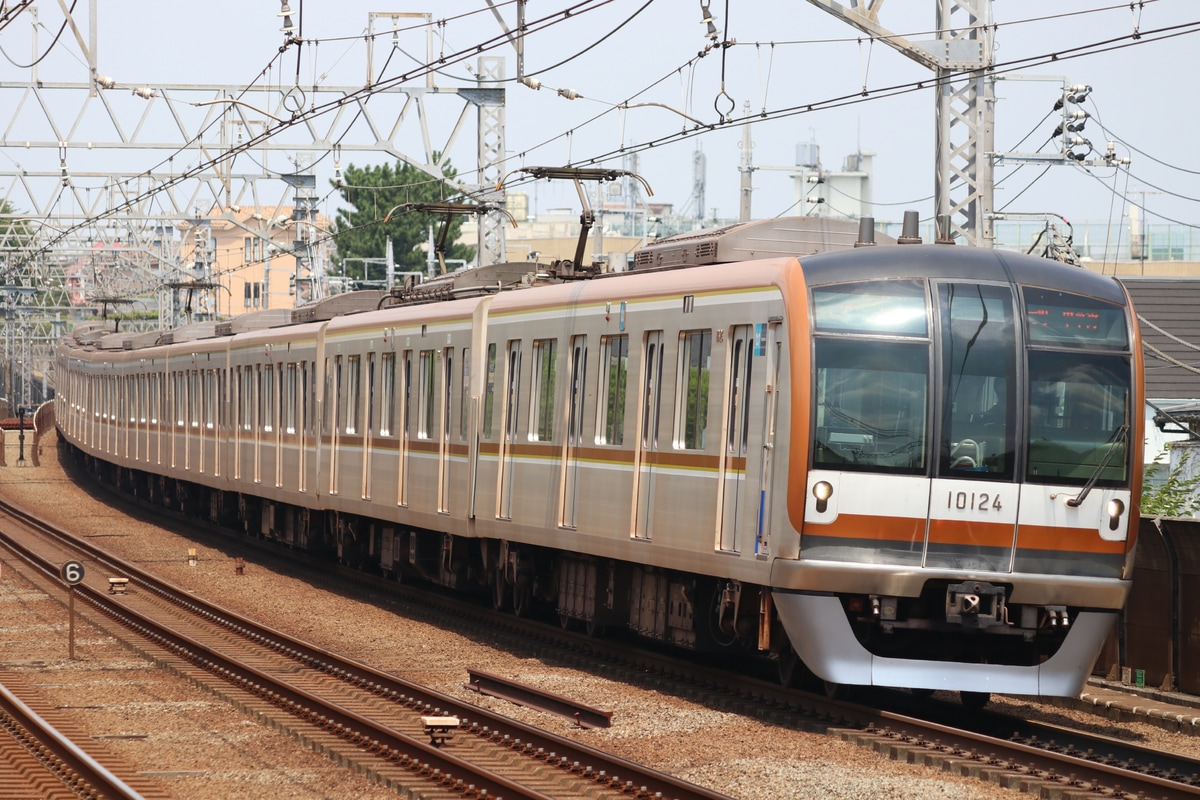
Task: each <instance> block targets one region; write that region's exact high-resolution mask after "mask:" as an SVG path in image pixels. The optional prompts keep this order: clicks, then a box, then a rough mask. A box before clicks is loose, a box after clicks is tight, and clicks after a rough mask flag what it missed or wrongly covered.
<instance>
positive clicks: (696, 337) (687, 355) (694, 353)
mask: <svg viewBox="0 0 1200 800" xmlns="http://www.w3.org/2000/svg"><path fill="white" fill-rule="evenodd" d="M711 360H712V331H685V332H683V333H681V334H680V336H679V375H678V381H677V382H676V385H675V386H676V388H675V397H676V403H675V447H676V448H677V449H682V450H703V449H704V445H705V441H706V433H707V431H708V388H709V386H708V385H709V373H710V370H711V368H712V367H711V363H710V362H711Z"/></svg>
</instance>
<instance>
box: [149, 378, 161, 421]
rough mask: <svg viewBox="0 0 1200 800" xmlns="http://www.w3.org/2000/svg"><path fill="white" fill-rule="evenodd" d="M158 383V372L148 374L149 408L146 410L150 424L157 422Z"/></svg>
mask: <svg viewBox="0 0 1200 800" xmlns="http://www.w3.org/2000/svg"><path fill="white" fill-rule="evenodd" d="M159 384H160V381H159V378H158V373H157V372H156V373H154V374H152V375H151V376H150V398H149V399H150V408H149V409H148V410H149V414H150V424H151V425H157V424H158V404H159V392H160V391H161V389H160V388H159Z"/></svg>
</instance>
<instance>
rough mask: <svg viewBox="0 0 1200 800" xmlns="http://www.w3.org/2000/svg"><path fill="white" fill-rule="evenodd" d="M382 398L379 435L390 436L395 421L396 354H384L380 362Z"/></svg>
mask: <svg viewBox="0 0 1200 800" xmlns="http://www.w3.org/2000/svg"><path fill="white" fill-rule="evenodd" d="M380 370H381V372H382V375H381V376H380V377H381V378H382V380H383V397H381V398H380V404H379V407H380V417H381V419H380V420H379V435H380V436H391V435H392V429H393V428H392V426H393V425H395V419H396V354H395V353H384V354H383V359H382V361H381V362H380Z"/></svg>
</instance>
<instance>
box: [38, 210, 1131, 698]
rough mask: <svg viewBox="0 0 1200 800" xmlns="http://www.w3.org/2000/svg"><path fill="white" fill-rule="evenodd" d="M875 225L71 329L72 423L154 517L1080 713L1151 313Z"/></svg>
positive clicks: (620, 622)
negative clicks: (1142, 333) (163, 322)
mask: <svg viewBox="0 0 1200 800" xmlns="http://www.w3.org/2000/svg"><path fill="white" fill-rule="evenodd" d="M870 227H871V226H870V225H869V224H867V225H864V226H862V230H863V231H868V232H869V231H870ZM866 238H867V237H864V236H863V235H862V234H860V232H859V229H858V228H857V227H855V226H852V225H850V224H849V223H839V222H837V221H833V220H828V219H815V218H792V219H779V220H769V221H766V222H761V223H747V224H744V225H736V226H732V227H730V228H724V229H719V230H714V231H701V232H696V233H693V234H686V235H682V236H679V237H673V238H671V239H665V240H662V241H660V242H656V243H654V244H653V245H650V246H648V247H646V248H644V249H643V250H641V251H639V252H638V253H636V254H635V258H634V264H633V267H632V269H630V270H629V271H626V272H619V273H618V272H603V271H601V270H598V269H581V268H580V267H579V266H578V265H573V264H566V265H562V268H556V267H547V266H545V265H537V264H529V263H510V264H501V265H493V266H488V267H481V268H479V269H475V270H469V271H464V272H460V273H455V274H452V275H449V276H445V277H442V278H438V279H434V280H433V281H430V282H428V283H426V284H421V285H418V286H415V287H407V288H406V289H403V290H397V291H396V292H394V293H390V294H388V293H381V292H375V293H355V294H351V295H340V296H337V297H333V298H330V299H329V300H326V301H322V302H321V303H319V304H316V305H313V306H308V307H304V308H300V309H296V310H295V311H294V312H293V311H291V310H288V311H287V312H283V311H274V310H273V311H270V312H261V313H260V314H258V315H247V316H245V317H239V318H236V319H234V320H231V321H228V322H221V323H202V324H198V325H192V326H188V327H184V328H180V329H176V330H175V331H170V332H166V333H163V334H159V333H146V334H129V333H122V332H114V331H113V330H111V328H110V327H105V326H103V325H93V326H90V327H89V326H80V327H77V328H76V329H75V331H73V332H72V333H71V334H68V335H67V336H66V337H64V338H63V340H62V342H61V344H60V346H59V348H58V351H57V354H56V359H57V360H56V368H57V370H58V373H57V374H58V380H59V393H58V397H57V399H56V401H55V402H56V409H57V420H58V427H59V432H60V435H61V440H62V441H63V442H64V443H65V446H66V447H67V448H69V449H70V450H72V451H73V452H74V453H76V454H77V455H78V457H79V458H81V459H83V460H84V461H85V462H87V464H88V465H89V467H90V468H91V469H93V470H95V471H96V472H97V473H99V474H100V475H102V476H103V477H104V478H105V479H106V480H110V481H112V482H114V483H117V484H119V485H121V486H123V487H126V488H127V489H129V490H130V491H132V492H133V493H134V494H136V495H138V496H140V497H143V498H146V499H148V500H150V501H152V502H157V503H161V504H164V505H169V506H171V507H174V508H177V509H181V510H185V511H188V512H190V513H194V514H198V515H201V516H205V517H208V518H210V519H212V520H214V521H218V522H223V523H226V524H232V525H236V526H237V527H239V528H240V529H241V530H242V531H244V532H245V533H246V534H247V535H250V536H257V537H265V538H269V539H275V540H279V541H280V542H283V543H286V544H287V545H290V546H292V547H297V548H303V549H306V550H310V551H314V552H316V553H319V554H323V555H325V556H327V557H328V558H329V559H331V560H333V559H336V560H338V561H339V562H342V563H345V564H349V565H354V566H359V567H362V568H364V569H370V570H372V571H377V572H381V573H383V574H385V575H393V576H396V577H400V576H407V577H410V578H420V579H424V580H428V581H431V582H433V583H436V584H439V585H442V586H446V587H451V588H455V589H460V590H464V591H477V592H481V593H483V592H486V593H489V594H490V597H491V600H492V602H494V604H495V605H496V606H497V607H511V608H512V609H513V610H514V611H515V612H516V613H520V614H524V613H528V612H529V611H530V610H531V609H533V608H535V607H540V608H545V609H549V610H552V611H553V612H555V613H557V614H558V616H559V618H560V619H561V620H562V622H563V624H564V625H566V624H576V623H577V624H582V625H584V626H586V628H587V629H588V630H589V631H594V632H598V631H599V630H601V629H605V628H617V627H619V628H623V629H626V630H628V631H630V632H632V633H634V634H636V635H639V636H642V637H646V638H649V639H653V640H658V641H662V642H667V643H670V644H673V645H676V646H678V647H683V648H691V649H695V650H703V651H714V652H725V653H737V654H744V655H745V656H747V657H766V658H769V659H772V660H774V661H776V662H777V664H778V667H779V671H780V675H781V677H782V678H783V679H785V680H791V679H793V678H794V677H795V676H796V675H797V674H799V673H801V672H803V671H804V670H807V671H809V672H811V673H812V674H814V675H815V676H817V677H818V678H820V679H822V680H824V681H826V682H828V683H830V684H840V685H875V686H895V687H909V688H913V689H951V690H958V691H961V692H964V693H971V694H972V695H974V696H985V697H986V695H987V694H988V693H991V692H1004V693H1014V694H1027V695H1071V694H1075V693H1077V692H1078V690H1079V688H1080V687H1081V686H1082V684H1083V682H1084V680H1085V679H1086V677H1087V675H1088V673H1089V671H1090V669H1091V667H1092V665H1093V662H1094V660H1095V658H1096V656H1097V654H1098V652H1099V650H1100V647H1101V645H1102V643H1103V641H1104V639H1105V637H1106V636H1107V635H1108V632H1109V630H1110V628H1111V626H1112V624H1113V622H1114V620H1115V618H1116V615H1117V612H1118V611H1119V609H1120V608H1121V607H1122V605H1123V603H1124V600H1125V597H1126V595H1127V593H1128V591H1129V583H1130V575H1131V570H1132V563H1133V561H1132V557H1133V549H1134V545H1135V541H1136V531H1137V521H1138V518H1137V498H1138V496H1139V493H1140V481H1141V475H1142V469H1141V463H1140V458H1141V456H1140V453H1141V449H1142V448H1141V446H1140V442H1141V441H1142V436H1143V433H1142V424H1143V423H1142V418H1143V415H1142V413H1141V408H1142V404H1143V398H1142V388H1141V380H1140V376H1141V374H1142V373H1141V370H1142V364H1141V356H1140V352H1141V348H1140V342H1139V339H1138V330H1137V327H1136V321H1135V320H1136V317H1135V315H1134V312H1133V309H1132V306H1131V303H1130V300H1129V297H1128V295H1127V294H1126V292H1125V290H1124V288H1123V287H1122V286H1121V284H1120V283H1118V282H1117V281H1116V280H1115V279H1113V278H1111V277H1105V276H1100V275H1096V274H1093V273H1090V272H1088V271H1086V270H1084V269H1080V268H1076V267H1070V266H1066V265H1063V264H1059V263H1057V262H1052V261H1047V260H1045V259H1040V258H1035V257H1031V256H1025V255H1021V254H1016V253H1008V252H1001V251H994V250H985V249H976V248H969V247H962V246H948V245H944V244H933V245H923V244H883V243H879V244H875V245H874V246H855V245H856V244H862V245H866V244H869V242H868V241H866V240H865V239H866ZM904 238H911V237H902V240H903V239H904Z"/></svg>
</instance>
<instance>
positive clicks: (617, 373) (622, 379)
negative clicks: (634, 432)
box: [596, 334, 629, 445]
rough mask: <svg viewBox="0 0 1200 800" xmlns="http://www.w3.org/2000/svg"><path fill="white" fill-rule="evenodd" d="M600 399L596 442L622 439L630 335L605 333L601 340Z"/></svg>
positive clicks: (618, 443) (619, 440)
mask: <svg viewBox="0 0 1200 800" xmlns="http://www.w3.org/2000/svg"><path fill="white" fill-rule="evenodd" d="M600 372H601V375H600V402H599V403H597V404H596V411H597V415H603V416H602V418H601V419H599V420H597V422H596V444H613V445H620V444H623V443H624V441H625V394H626V387H627V385H628V382H629V336H628V335H626V334H621V335H620V336H605V337H603V338H602V339H601V341H600Z"/></svg>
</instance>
